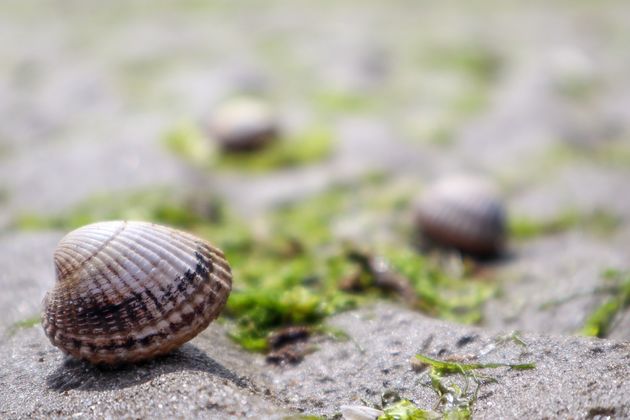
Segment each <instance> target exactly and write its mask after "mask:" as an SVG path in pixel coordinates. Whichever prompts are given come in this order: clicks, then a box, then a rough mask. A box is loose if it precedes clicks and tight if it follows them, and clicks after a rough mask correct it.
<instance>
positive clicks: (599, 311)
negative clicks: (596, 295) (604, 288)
mask: <svg viewBox="0 0 630 420" xmlns="http://www.w3.org/2000/svg"><path fill="white" fill-rule="evenodd" d="M603 277H604V280H605V281H606V283H608V286H609V288H610V293H611V295H612V296H610V297H609V298H607V299H606V300H605V301H604V302H603V303H601V304H600V306H598V307H597V308H596V309H595V310H594V311H593V312H592V313H591V314H590V315H589V316H588V318H587V319H586V321H585V323H584V326H583V327H582V329H581V331H580V333H581V334H582V335H586V336H591V337H600V338H604V337H606V336H608V334H609V333H610V331H611V330H612V329H613V327H614V322H615V320H616V319H617V315H619V314H620V313H621V312H622V311H623V310H624V309H626V308H628V307H630V273H628V272H621V271H617V270H608V271H607V272H605V273H604V274H603Z"/></svg>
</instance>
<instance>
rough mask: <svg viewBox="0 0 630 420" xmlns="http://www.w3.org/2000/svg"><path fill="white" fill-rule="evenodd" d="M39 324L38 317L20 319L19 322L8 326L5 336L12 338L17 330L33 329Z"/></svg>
mask: <svg viewBox="0 0 630 420" xmlns="http://www.w3.org/2000/svg"><path fill="white" fill-rule="evenodd" d="M40 322H41V318H40V316H39V315H34V316H32V317H29V318H25V319H22V320H20V321H17V322H14V323H13V324H11V325H10V326H9V328H8V329H7V332H6V334H7V335H8V336H12V335H14V334H15V333H17V332H18V330H23V329H28V328H33V327H35V326H37V325H39V324H40Z"/></svg>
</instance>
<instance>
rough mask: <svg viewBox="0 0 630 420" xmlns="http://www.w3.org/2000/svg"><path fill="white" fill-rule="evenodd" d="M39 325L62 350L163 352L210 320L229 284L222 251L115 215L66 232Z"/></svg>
mask: <svg viewBox="0 0 630 420" xmlns="http://www.w3.org/2000/svg"><path fill="white" fill-rule="evenodd" d="M54 260H55V268H56V274H57V281H56V283H55V286H54V288H53V289H52V290H51V291H49V292H48V293H47V294H46V296H45V298H44V309H43V314H42V325H43V327H44V331H45V332H46V335H47V336H48V338H49V339H50V341H51V342H52V343H53V344H54V345H55V346H57V347H59V348H60V349H62V350H63V351H64V352H66V353H69V354H71V355H72V356H75V357H77V358H80V359H86V360H88V361H90V362H92V363H104V364H119V363H125V362H136V361H140V360H145V359H150V358H152V357H155V356H158V355H161V354H165V353H168V352H170V351H171V350H173V349H175V348H177V347H179V346H181V345H182V344H183V343H185V342H186V341H188V340H190V339H192V338H193V337H194V336H196V335H197V334H198V333H200V332H201V331H202V330H204V329H205V328H206V327H207V326H208V324H209V323H210V322H211V321H212V320H214V319H215V318H216V317H217V316H218V315H219V313H220V312H221V310H222V308H223V307H224V305H225V302H226V301H227V298H228V295H229V293H230V290H231V286H232V275H231V270H230V267H229V265H228V263H227V261H226V260H225V257H224V256H223V253H222V252H221V251H220V250H219V249H217V248H214V247H213V246H211V245H210V244H208V243H207V242H206V241H204V240H202V239H199V238H196V237H194V236H192V235H190V234H187V233H184V232H181V231H178V230H174V229H171V228H168V227H164V226H159V225H155V224H151V223H144V222H125V221H112V222H102V223H95V224H91V225H87V226H84V227H82V228H79V229H77V230H75V231H73V232H70V233H69V234H68V235H66V236H65V237H64V238H63V239H62V240H61V241H60V242H59V245H58V246H57V249H56V250H55V255H54Z"/></svg>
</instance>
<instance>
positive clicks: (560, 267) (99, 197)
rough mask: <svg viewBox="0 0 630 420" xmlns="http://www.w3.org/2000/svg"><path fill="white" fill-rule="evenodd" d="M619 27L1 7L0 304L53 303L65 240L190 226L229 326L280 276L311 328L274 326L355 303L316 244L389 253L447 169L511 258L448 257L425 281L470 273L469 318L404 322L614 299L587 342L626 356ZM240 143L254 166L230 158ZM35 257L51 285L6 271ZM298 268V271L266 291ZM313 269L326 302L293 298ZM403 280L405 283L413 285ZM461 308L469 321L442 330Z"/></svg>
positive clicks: (582, 319) (627, 106) (231, 10)
mask: <svg viewBox="0 0 630 420" xmlns="http://www.w3.org/2000/svg"><path fill="white" fill-rule="evenodd" d="M629 19H630V4H629V3H628V2H626V1H623V0H617V1H615V0H604V1H597V2H595V1H587V0H581V1H575V0H557V1H553V2H550V1H528V2H516V1H505V0H501V1H499V0H496V1H492V0H468V1H466V2H457V1H439V2H437V1H434V2H430V1H405V0H395V1H387V2H382V1H372V0H362V1H357V0H343V1H339V0H337V1H306V0H300V1H280V0H271V1H250V2H245V1H228V0H223V1H208V2H204V1H198V0H186V1H177V2H176V1H151V2H149V1H129V2H97V1H46V2H31V1H12V0H6V1H3V2H2V3H1V4H0V63H1V65H0V75H1V76H0V119H1V121H0V229H2V236H1V237H0V242H2V246H3V247H4V248H8V249H10V250H11V251H10V252H5V253H4V256H3V257H0V263H2V267H3V269H4V268H5V267H6V270H5V273H4V280H3V281H4V283H5V284H8V285H9V286H10V287H13V288H14V289H15V290H16V293H17V294H18V295H19V296H23V299H22V301H21V300H20V299H19V298H18V299H17V301H20V302H21V303H20V304H10V303H9V301H8V300H7V301H5V302H3V305H4V306H5V307H7V308H9V311H8V312H9V315H8V316H7V319H8V321H10V322H18V321H20V320H22V319H23V318H25V317H28V316H32V315H33V314H36V313H37V305H38V304H39V300H37V301H36V302H32V299H31V300H28V299H27V298H26V296H27V293H35V294H39V295H43V292H44V290H46V289H47V288H48V287H49V286H50V285H51V284H52V282H53V278H52V277H53V274H52V273H53V271H52V268H51V267H52V266H51V265H50V264H52V263H50V264H49V263H48V261H49V260H50V259H51V258H50V253H49V252H52V251H51V250H52V246H54V243H55V242H56V241H57V240H58V239H59V238H60V237H61V235H62V234H63V233H65V232H66V231H67V230H68V229H70V228H73V227H77V226H80V225H81V224H83V223H88V222H92V221H98V220H104V219H111V218H125V219H147V220H153V221H156V222H161V223H166V224H171V225H176V226H180V227H183V228H186V229H189V230H193V231H195V232H197V233H198V234H200V235H203V236H206V237H208V239H210V240H211V241H215V242H217V243H219V244H220V245H221V246H222V247H224V248H226V249H227V252H228V253H231V256H232V261H233V265H234V264H236V265H238V264H240V266H241V267H243V266H244V265H246V262H245V261H249V262H248V263H247V264H249V265H250V266H248V267H247V268H243V269H242V270H244V272H240V271H238V270H239V269H238V268H237V282H239V281H240V282H241V283H240V286H239V287H240V288H241V290H243V291H244V293H243V294H242V295H239V294H238V290H239V288H238V287H237V294H236V295H235V296H237V297H238V296H241V297H242V300H238V299H237V298H235V299H236V300H234V301H233V302H234V303H233V304H232V307H231V311H232V313H233V314H236V316H235V317H236V318H237V319H238V314H239V313H241V312H239V311H246V310H247V308H248V307H249V306H251V305H253V304H254V303H252V302H254V301H252V300H247V299H246V298H247V296H248V295H247V293H246V292H247V287H248V285H249V286H252V285H256V287H259V286H260V285H261V284H267V283H265V282H266V280H265V281H263V280H260V278H263V277H265V276H269V277H271V278H274V279H275V278H276V277H278V276H279V277H282V281H281V282H280V283H274V288H272V289H271V290H272V292H273V293H271V294H272V295H274V293H276V292H275V291H276V289H275V288H278V287H282V288H284V289H286V290H294V286H296V285H299V287H300V288H303V289H304V290H306V291H307V292H308V293H311V294H312V296H311V295H309V299H310V297H313V299H315V300H314V301H313V302H314V303H313V305H314V306H313V307H316V309H313V310H312V311H311V309H309V308H307V307H308V305H307V304H305V302H311V301H310V300H308V299H306V301H305V300H304V299H305V298H303V296H302V295H300V297H299V298H295V299H296V301H299V302H298V303H299V305H298V303H295V302H296V301H292V302H294V303H295V305H298V306H299V307H300V308H302V309H304V308H306V309H304V316H303V317H298V318H296V319H290V320H289V322H286V320H287V318H286V317H285V318H282V320H280V321H277V320H275V321H273V322H272V321H270V324H269V328H271V327H276V326H278V325H283V324H286V323H288V324H299V323H304V322H307V323H308V322H312V321H313V320H316V319H320V318H321V317H322V316H325V315H326V314H329V313H332V312H334V311H336V310H338V309H341V308H345V307H347V306H348V305H352V304H354V303H352V302H351V303H348V299H346V297H344V298H343V299H342V298H339V296H336V295H334V296H333V295H332V294H331V293H333V292H331V290H330V287H331V286H330V284H333V283H334V284H338V283H339V281H340V280H341V279H344V278H345V279H347V278H348V275H349V274H348V273H349V272H351V271H352V270H351V269H350V268H347V267H341V268H339V266H338V265H337V264H338V261H337V260H334V258H336V256H337V255H336V254H334V252H336V251H330V250H329V248H328V247H327V246H325V245H326V244H330V243H336V242H340V241H342V240H343V241H347V240H355V241H357V240H359V241H360V242H363V243H366V238H368V239H367V244H368V247H369V248H373V247H374V248H378V247H380V246H381V244H385V243H386V244H388V245H390V246H392V247H394V248H396V246H397V244H403V243H404V244H405V246H407V243H408V239H409V238H408V236H412V235H411V233H412V231H413V230H414V229H415V228H414V227H413V225H412V223H411V222H408V220H409V218H408V216H409V215H408V213H409V212H410V211H412V210H411V209H412V208H413V202H414V201H415V200H416V199H417V198H418V197H420V196H421V195H422V192H423V191H424V190H425V188H426V187H427V186H428V185H430V184H432V183H433V182H434V181H435V180H437V179H439V178H442V177H444V176H447V175H450V174H453V173H462V172H463V173H475V174H478V175H481V176H483V177H485V178H486V179H488V180H490V181H491V182H492V183H493V184H494V185H495V186H496V188H497V189H498V191H499V193H500V196H501V200H502V202H503V203H504V204H503V205H504V206H505V209H506V210H505V211H506V213H507V214H508V219H509V221H508V228H507V230H508V236H509V238H508V247H507V249H506V251H505V253H504V255H503V257H501V258H499V259H496V260H494V261H492V262H490V263H489V265H486V266H483V267H481V268H479V267H476V266H474V267H473V268H471V267H470V264H473V265H475V264H476V263H470V264H469V263H468V262H467V260H466V258H460V257H459V255H456V256H455V257H454V258H455V260H454V261H455V262H453V259H452V258H450V257H451V254H448V255H447V256H446V257H444V256H441V257H438V258H437V260H438V261H437V262H436V263H433V262H426V264H430V265H431V267H433V268H432V270H433V269H434V270H438V271H439V272H440V273H442V274H443V275H446V276H449V277H452V278H457V279H460V280H461V279H464V280H466V278H468V277H475V279H474V280H470V279H468V280H470V281H472V282H473V284H475V285H476V286H475V289H474V291H470V290H469V289H468V288H467V289H466V293H465V296H473V295H474V297H475V300H474V302H472V303H471V302H468V301H466V302H463V303H462V301H458V302H459V303H457V304H454V305H451V306H448V305H447V306H445V307H428V306H426V305H424V306H423V304H418V303H417V302H412V303H411V305H415V306H419V308H420V309H421V310H424V311H425V312H427V313H429V314H432V315H436V316H440V317H445V318H449V319H455V320H458V321H463V322H476V323H481V324H483V325H488V326H495V327H501V328H516V329H528V330H534V331H545V332H557V333H571V334H572V333H575V332H579V331H582V332H584V331H585V330H584V328H586V326H587V325H588V323H589V322H591V321H592V317H593V316H594V315H597V314H598V312H597V311H598V310H600V308H601V306H602V305H604V304H607V303H609V302H611V301H612V302H613V306H614V311H612V312H610V311H609V312H607V313H605V314H602V313H599V315H598V316H600V317H605V318H606V323H605V324H602V325H604V327H601V325H600V327H601V328H600V327H598V328H599V329H597V330H593V329H591V330H589V333H590V334H592V335H600V336H604V335H608V336H612V337H615V336H616V337H621V338H626V339H627V338H629V337H630V336H629V335H628V334H629V333H628V331H630V328H627V326H628V325H630V315H628V313H627V311H626V310H625V309H624V308H626V307H627V306H628V304H629V303H630V292H629V291H628V290H629V289H630V287H629V286H628V285H629V284H630V283H629V282H628V280H627V274H626V273H625V271H624V270H625V269H626V268H628V265H629V264H628V261H629V260H628V257H629V254H630V251H629V250H630V246H629V245H630V191H629V187H628V185H630V130H629V125H628V124H629V123H628V122H629V121H630V77H629V76H628V75H629V74H630V49H629V48H628V43H629V41H630V26H629V25H628V21H629ZM226 107H227V108H228V109H227V110H226ZM230 107H232V108H230ZM241 119H242V120H243V121H244V122H242V120H241ZM234 127H236V128H234ZM231 130H236V132H237V134H229V133H233V131H231ZM239 130H240V131H239ZM252 132H254V133H258V137H256V136H254V137H255V140H254V141H255V142H259V143H260V144H258V143H256V145H255V146H252V147H251V149H252V150H245V151H243V150H235V149H239V147H238V146H237V147H236V148H232V149H231V148H230V146H226V142H228V143H229V142H230V141H231V140H230V138H233V137H230V136H236V137H238V135H239V133H249V134H251V133H252ZM226 133H228V134H226ZM261 133H262V134H261ZM261 136H262V137H261ZM226 138H227V140H226ZM269 139H272V140H269ZM237 142H238V141H237ZM248 148H249V147H245V149H248ZM340 185H344V186H345V189H339V186H340ZM335 188H337V189H335ZM331 189H333V190H334V191H332V193H331ZM331 194H332V195H331ZM340 196H341V197H340ZM318 197H319V199H318ZM322 197H323V201H322ZM348 197H350V202H349V203H348V202H347V200H348ZM381 199H382V200H381ZM343 200H346V201H343ZM287 203H294V205H295V206H297V207H293V208H292V210H291V209H289V210H287V209H286V206H287V205H288V204H287ZM300 203H302V206H303V207H300V205H301V204H300ZM280 204H282V205H283V206H284V207H282V208H281V209H280V210H278V206H279V205H280ZM365 210H369V211H367V213H366V212H365ZM283 212H284V213H283ZM287 212H288V213H287ZM269 215H271V216H269ZM270 218H271V219H270ZM235 220H238V222H235ZM270 220H271V221H270ZM327 229H330V230H331V232H328V230H327ZM277 232H281V233H282V235H279V236H280V237H282V238H284V239H286V240H287V241H285V242H283V243H281V244H279V245H278V247H279V248H278V249H279V251H278V249H276V251H278V255H280V257H278V255H275V256H274V257H273V258H275V259H274V260H273V261H272V263H270V262H269V261H267V260H265V258H268V255H266V254H265V255H262V256H261V255H258V254H260V252H259V251H257V250H256V249H257V248H256V246H257V244H261V243H262V244H265V245H263V247H267V246H268V244H269V243H270V242H268V241H274V240H275V239H276V237H277V236H278V235H275V236H274V234H275V233H277ZM392 232H395V233H392ZM401 232H402V233H401ZM398 233H401V234H400V235H398ZM318 235H321V237H319V236H318ZM397 235H398V236H397ZM243 238H245V239H243ZM287 238H288V239H287ZM305 238H306V239H305ZM401 238H404V239H401ZM289 239H291V240H289ZM287 244H288V245H287ZM401 246H402V245H401ZM38 247H40V248H38ZM33 249H41V250H42V252H40V253H36V258H37V259H38V261H45V263H42V264H43V266H45V267H46V270H45V269H43V268H42V269H40V268H32V267H30V268H29V266H30V265H31V264H28V263H25V262H27V261H29V258H30V257H31V256H32V255H33ZM274 249H275V248H274ZM44 250H45V251H46V253H45V252H43V251H44ZM305 250H306V251H305ZM300 252H303V253H304V254H303V255H304V259H300V260H299V261H298V262H299V263H300V264H302V265H300V268H299V270H302V271H299V270H298V269H297V268H295V267H294V268H293V269H295V270H298V271H297V274H296V272H295V271H291V270H289V271H288V272H285V271H282V273H283V274H282V275H281V276H280V275H278V274H277V271H276V269H278V270H279V268H278V267H285V265H286V261H285V259H286V258H289V257H287V255H289V256H293V255H295V253H297V254H300ZM340 252H341V251H340ZM344 252H346V251H344ZM352 253H354V255H355V257H356V252H354V251H352V252H351V254H352ZM252 254H256V255H258V256H257V257H256V258H259V259H255V258H252V259H251V260H249V257H250V256H251V255H252ZM331 254H333V255H332V257H331V256H330V255H331ZM391 255H392V256H391V257H390V258H391V260H392V261H402V262H401V263H400V264H402V265H403V266H404V265H405V264H406V262H405V261H406V260H405V258H403V257H401V256H400V255H398V254H396V255H394V254H391ZM427 255H429V254H425V253H419V254H418V255H417V257H414V258H425V256H427ZM322 256H324V257H322ZM329 257H330V258H332V259H333V260H334V261H333V262H331V261H329V260H326V262H325V263H322V264H324V265H326V264H328V265H326V269H325V272H326V274H325V275H323V276H324V277H326V278H328V280H330V282H332V283H330V284H329V283H327V282H324V283H325V284H326V285H325V286H322V284H318V283H317V282H316V283H315V284H314V285H313V283H308V282H306V281H305V279H306V278H310V277H309V275H311V274H316V273H319V272H320V269H321V267H320V263H319V262H318V261H319V258H329ZM261 259H262V260H261ZM355 259H356V258H355ZM252 261H253V263H252ZM261 261H263V262H264V264H263V263H262V262H261ZM304 261H307V262H308V264H306V263H304ZM313 261H315V262H313ZM414 261H416V260H414ZM418 261H419V260H418ZM294 262H295V261H294ZM415 263H417V261H416V262H415ZM415 263H414V264H415ZM42 264H40V265H42ZM46 264H49V265H46ZM256 264H258V265H256ZM265 264H266V265H265ZM309 264H312V265H309ZM339 264H341V263H339ZM422 264H425V261H424V260H422ZM289 265H290V264H289ZM305 266H308V267H307V268H304V267H305ZM261 267H262V268H261ZM269 267H273V269H270V268H269ZM423 267H424V266H423ZM29 270H30V271H29ZM34 270H35V271H34ZM37 270H41V271H37ZM47 270H49V271H47ZM265 270H266V271H265ZM283 270H284V268H283ZM414 270H415V271H414ZM418 270H420V268H418V267H416V266H413V267H411V268H409V267H408V271H407V274H408V276H409V277H411V282H412V283H414V284H413V286H414V287H415V288H416V289H419V288H420V289H421V288H423V287H425V286H422V285H419V284H418V283H416V280H415V278H416V277H417V276H419V275H420V274H418V273H419V271H418ZM268 271H271V274H268ZM367 271H369V269H368V270H367ZM399 271H405V269H404V268H401V269H400V270H399ZM252 273H253V274H252ZM602 273H606V275H602ZM372 274H374V273H372ZM425 274H426V273H425ZM442 274H440V275H442ZM239 276H240V279H239ZM274 281H275V280H274ZM355 283H356V282H355ZM444 284H449V286H448V287H447V289H448V288H450V289H449V290H450V291H449V292H448V293H446V294H441V295H440V296H442V298H443V299H444V300H448V296H449V293H451V292H452V290H451V289H452V288H451V286H450V283H448V282H445V283H444ZM364 286H365V285H364ZM252 287H253V286H252ZM348 287H349V288H350V289H352V288H353V287H355V286H353V285H351V286H348ZM427 287H428V286H427ZM441 287H446V286H439V287H438V288H437V289H436V290H437V291H436V293H438V294H440V293H442V292H443V291H444V290H443V289H441ZM467 287H468V286H467ZM394 289H395V288H394ZM403 289H404V287H403ZM489 289H492V290H491V291H489ZM300 290H302V289H300ZM322 290H324V291H325V294H324V295H321V294H320V292H321V291H322ZM423 290H424V289H423ZM390 292H391V290H390ZM394 292H395V293H399V292H400V290H398V291H396V290H394ZM22 293H23V295H21V294H22ZM418 293H419V294H420V298H421V300H422V299H424V301H427V300H428V299H427V296H423V295H422V293H421V292H418ZM322 296H323V297H322ZM337 298H339V299H340V303H339V304H338V305H337V304H333V305H332V306H326V305H324V306H325V307H322V300H324V301H326V302H329V301H334V302H337V301H336V300H334V299H337ZM7 299H9V298H8V297H7ZM11 299H12V300H13V301H16V300H15V298H14V297H13V298H11ZM287 299H288V298H287ZM318 299H319V300H318ZM350 300H352V299H350ZM403 300H405V299H403ZM407 303H409V302H407ZM239 305H242V306H239ZM300 305H302V306H300ZM466 305H472V306H474V308H475V309H474V310H475V311H477V312H475V313H474V314H473V315H472V316H470V317H464V319H461V317H460V316H459V315H461V311H460V309H461V306H466ZM243 307H244V308H246V309H243ZM309 311H311V312H309ZM250 315H251V314H250ZM283 316H285V315H283ZM252 317H254V316H253V315H252ZM241 327H243V328H244V330H243V331H246V328H247V326H246V325H245V326H243V325H241ZM243 331H240V332H243ZM243 334H244V333H243ZM242 337H245V336H244V335H242V336H241V338H242ZM246 338H247V339H250V338H252V337H246ZM253 338H254V339H255V338H257V337H253ZM258 338H260V337H258ZM243 340H245V339H243ZM242 342H243V343H245V344H246V345H250V346H251V347H252V348H258V347H256V346H257V344H256V343H253V344H252V342H250V341H246V340H245V341H242Z"/></svg>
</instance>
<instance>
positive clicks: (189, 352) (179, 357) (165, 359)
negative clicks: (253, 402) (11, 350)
mask: <svg viewBox="0 0 630 420" xmlns="http://www.w3.org/2000/svg"><path fill="white" fill-rule="evenodd" d="M186 370H190V371H200V372H206V373H208V374H210V375H213V376H216V377H219V378H221V379H224V380H227V381H230V382H232V383H233V384H235V385H236V386H238V387H240V388H244V387H247V386H248V385H249V383H248V381H247V380H246V379H245V378H244V377H241V376H239V375H237V374H236V373H234V372H232V371H231V370H229V369H227V368H226V367H225V366H223V365H222V364H220V363H219V362H217V361H216V360H214V359H212V358H210V357H209V356H208V355H207V354H206V353H204V352H203V351H201V350H199V349H198V348H197V347H195V346H194V345H192V344H185V345H184V346H182V347H181V348H179V349H177V350H175V351H173V352H172V353H170V354H168V355H165V356H162V357H159V358H157V359H153V360H150V361H147V362H143V363H137V364H128V365H121V366H116V367H109V366H95V365H92V364H90V363H88V362H85V361H82V360H77V359H74V358H70V357H67V358H66V359H65V360H64V361H63V363H62V364H61V365H60V366H59V367H58V368H57V369H55V371H54V372H52V373H51V374H50V375H48V377H46V385H47V387H48V388H49V389H51V390H54V391H57V392H63V391H69V390H75V389H76V390H83V391H107V390H114V389H123V388H127V387H130V386H134V385H139V384H142V383H145V382H148V381H150V380H152V379H154V378H156V377H159V376H161V375H164V374H167V373H172V372H181V371H186Z"/></svg>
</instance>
